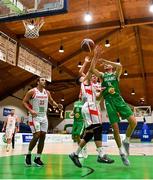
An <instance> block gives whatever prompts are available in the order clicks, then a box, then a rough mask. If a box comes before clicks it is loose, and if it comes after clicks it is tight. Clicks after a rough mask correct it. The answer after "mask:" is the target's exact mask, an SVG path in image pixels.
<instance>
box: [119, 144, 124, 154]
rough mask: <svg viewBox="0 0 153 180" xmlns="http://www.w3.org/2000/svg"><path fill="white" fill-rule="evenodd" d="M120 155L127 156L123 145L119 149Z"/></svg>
mask: <svg viewBox="0 0 153 180" xmlns="http://www.w3.org/2000/svg"><path fill="white" fill-rule="evenodd" d="M119 153H120V154H125V150H124V147H123V145H122V146H121V147H120V148H119Z"/></svg>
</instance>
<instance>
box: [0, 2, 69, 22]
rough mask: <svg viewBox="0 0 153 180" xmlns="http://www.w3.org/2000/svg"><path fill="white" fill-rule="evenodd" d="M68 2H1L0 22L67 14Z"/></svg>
mask: <svg viewBox="0 0 153 180" xmlns="http://www.w3.org/2000/svg"><path fill="white" fill-rule="evenodd" d="M67 3H68V0H1V1H0V22H11V21H18V20H25V19H31V18H37V17H44V16H51V15H56V14H61V13H66V12H67Z"/></svg>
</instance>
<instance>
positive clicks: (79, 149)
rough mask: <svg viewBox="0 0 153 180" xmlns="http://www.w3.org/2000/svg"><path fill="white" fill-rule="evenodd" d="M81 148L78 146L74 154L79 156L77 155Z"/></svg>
mask: <svg viewBox="0 0 153 180" xmlns="http://www.w3.org/2000/svg"><path fill="white" fill-rule="evenodd" d="M81 150H82V148H81V147H80V146H79V147H78V149H77V150H76V152H75V154H76V155H79V153H80V152H81Z"/></svg>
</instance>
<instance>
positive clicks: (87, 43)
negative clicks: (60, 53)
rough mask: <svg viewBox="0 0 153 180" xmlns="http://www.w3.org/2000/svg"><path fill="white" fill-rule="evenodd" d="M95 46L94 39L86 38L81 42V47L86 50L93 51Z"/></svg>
mask: <svg viewBox="0 0 153 180" xmlns="http://www.w3.org/2000/svg"><path fill="white" fill-rule="evenodd" d="M94 47H95V43H94V41H93V40H92V39H84V40H83V41H82V42H81V49H82V50H83V51H86V52H91V51H92V50H93V49H94Z"/></svg>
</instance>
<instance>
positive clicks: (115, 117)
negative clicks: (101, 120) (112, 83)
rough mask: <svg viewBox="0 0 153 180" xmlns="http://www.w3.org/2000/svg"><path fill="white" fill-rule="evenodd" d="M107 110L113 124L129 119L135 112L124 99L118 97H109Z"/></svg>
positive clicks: (106, 103)
mask: <svg viewBox="0 0 153 180" xmlns="http://www.w3.org/2000/svg"><path fill="white" fill-rule="evenodd" d="M105 105H106V110H107V114H108V118H109V121H110V123H111V124H113V123H116V122H120V118H119V116H120V117H121V118H122V119H128V118H129V117H130V116H131V115H133V112H132V110H131V108H130V107H129V106H128V105H127V104H126V103H125V101H124V99H123V98H122V97H121V96H120V95H118V96H109V97H107V98H106V99H105Z"/></svg>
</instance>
